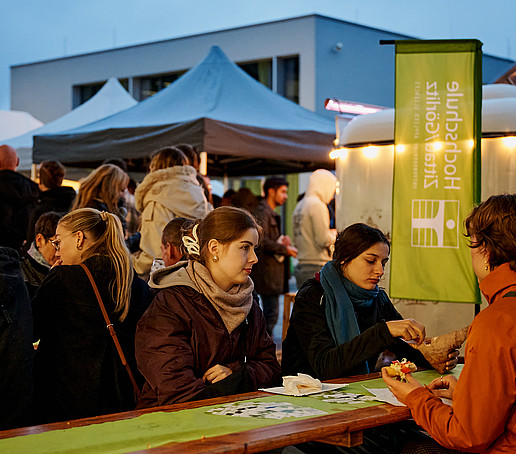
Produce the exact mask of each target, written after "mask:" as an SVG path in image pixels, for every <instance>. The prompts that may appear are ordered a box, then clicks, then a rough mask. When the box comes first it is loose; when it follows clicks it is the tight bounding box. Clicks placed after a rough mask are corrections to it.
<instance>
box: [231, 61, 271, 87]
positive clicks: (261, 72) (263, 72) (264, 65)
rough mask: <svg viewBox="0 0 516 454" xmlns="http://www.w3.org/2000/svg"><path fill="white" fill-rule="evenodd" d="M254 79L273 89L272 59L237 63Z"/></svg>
mask: <svg viewBox="0 0 516 454" xmlns="http://www.w3.org/2000/svg"><path fill="white" fill-rule="evenodd" d="M237 65H238V66H239V67H240V68H242V69H243V70H244V71H245V72H246V73H247V74H249V75H250V76H251V77H252V78H253V79H255V80H257V81H258V82H260V83H262V84H263V85H265V86H266V87H268V88H271V89H272V60H260V61H255V62H251V63H237Z"/></svg>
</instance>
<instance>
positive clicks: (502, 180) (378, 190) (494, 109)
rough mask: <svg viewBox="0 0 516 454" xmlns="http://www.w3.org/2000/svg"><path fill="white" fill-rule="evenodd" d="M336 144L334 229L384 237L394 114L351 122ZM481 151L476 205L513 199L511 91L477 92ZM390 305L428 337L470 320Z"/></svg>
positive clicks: (441, 309)
mask: <svg viewBox="0 0 516 454" xmlns="http://www.w3.org/2000/svg"><path fill="white" fill-rule="evenodd" d="M337 140H338V143H339V147H342V148H341V149H340V150H337V153H336V154H337V155H339V156H340V157H338V158H337V159H336V165H335V167H336V174H337V178H338V181H339V192H338V194H337V199H336V214H337V219H336V221H337V228H338V229H339V230H340V229H343V228H345V227H346V226H348V225H350V224H353V223H355V222H364V223H367V224H371V225H376V226H378V228H380V229H381V230H382V231H384V232H388V233H390V231H391V222H392V212H391V208H392V179H393V165H394V109H387V110H383V111H380V112H377V113H374V114H370V115H363V116H360V117H356V118H354V119H353V120H352V121H351V122H350V123H349V124H348V125H347V126H345V127H343V128H342V129H341V130H339V131H337ZM481 148H482V164H481V165H482V170H481V175H482V182H481V185H482V193H481V198H482V200H485V199H486V198H488V197H489V196H490V195H493V194H499V193H502V192H509V193H516V86H511V85H503V84H496V85H486V86H484V87H483V101H482V143H481ZM429 272H431V270H429ZM388 282H389V270H388V268H386V273H385V279H384V283H383V285H384V286H385V287H387V288H388ZM395 304H398V305H399V306H398V307H397V308H398V310H399V311H400V312H401V313H402V314H403V316H405V317H412V318H414V319H416V320H418V321H420V322H422V323H424V324H425V326H426V327H427V334H430V335H431V336H435V335H439V334H443V333H445V332H449V331H452V330H454V329H460V328H463V327H464V326H466V325H467V324H469V323H470V322H471V320H472V319H473V316H474V310H473V308H472V307H471V305H469V304H453V303H442V302H424V301H405V300H400V301H397V302H395ZM450 304H453V306H450Z"/></svg>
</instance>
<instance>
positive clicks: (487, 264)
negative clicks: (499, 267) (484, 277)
mask: <svg viewBox="0 0 516 454" xmlns="http://www.w3.org/2000/svg"><path fill="white" fill-rule="evenodd" d="M484 263H485V264H486V271H488V270H489V263H487V262H484Z"/></svg>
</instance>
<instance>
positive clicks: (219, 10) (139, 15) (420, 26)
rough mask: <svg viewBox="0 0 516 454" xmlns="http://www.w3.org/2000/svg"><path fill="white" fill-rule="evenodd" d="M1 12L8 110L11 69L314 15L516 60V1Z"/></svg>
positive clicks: (15, 6) (30, 1)
mask: <svg viewBox="0 0 516 454" xmlns="http://www.w3.org/2000/svg"><path fill="white" fill-rule="evenodd" d="M0 12H1V15H2V17H3V18H4V20H3V25H2V42H1V45H0V109H9V90H10V86H9V67H10V65H16V64H24V63H30V62H34V61H41V60H46V59H52V58H60V57H63V56H70V55H76V54H81V53H85V52H93V51H98V50H104V49H110V48H113V47H120V46H128V45H131V44H137V43H143V42H149V41H157V40H163V39H168V38H174V37H178V36H186V35H191V34H197V33H203V32H208V31H213V30H221V29H224V28H231V27H238V26H243V25H249V24H255V23H260V22H266V21H269V20H277V19H284V18H287V17H295V16H301V15H305V14H312V13H318V14H322V15H326V16H330V17H335V18H338V19H343V20H348V21H352V22H357V23H360V24H363V25H368V26H372V27H376V28H381V29H385V30H389V31H394V32H399V33H403V34H407V35H411V36H414V37H417V38H426V39H449V38H477V39H479V40H480V41H482V42H483V43H484V47H483V50H484V52H485V53H489V54H493V55H497V56H500V57H506V58H511V59H513V60H516V32H514V17H515V13H516V2H515V1H514V0H496V1H490V2H487V1H485V0H432V1H428V0H400V1H398V0H390V1H389V0H384V1H381V0H362V1H360V0H294V1H293V0H260V1H258V2H257V1H254V2H251V1H248V0H217V1H213V0H211V1H208V0H197V1H193V2H189V1H187V0H180V1H179V0H153V1H152V2H148V1H145V0H138V1H135V0H71V1H70V0H46V1H43V0H21V1H16V2H15V1H12V0H0ZM5 19H6V20H5Z"/></svg>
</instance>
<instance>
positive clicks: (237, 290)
mask: <svg viewBox="0 0 516 454" xmlns="http://www.w3.org/2000/svg"><path fill="white" fill-rule="evenodd" d="M182 270H184V271H183V272H185V274H187V276H188V278H189V280H190V281H191V282H192V284H194V285H195V287H196V289H197V291H198V292H199V293H202V294H203V295H204V296H205V297H206V298H208V300H209V301H210V303H211V304H213V307H214V308H215V309H216V310H217V312H218V313H219V314H220V316H221V318H222V321H223V322H224V325H225V326H226V329H227V330H228V332H229V333H230V334H231V332H232V331H233V330H234V329H235V328H236V327H237V326H239V325H240V324H241V323H242V322H243V321H244V320H245V318H246V317H247V314H249V311H250V310H251V306H252V305H253V290H254V284H253V281H252V280H251V278H248V279H247V281H246V282H245V283H244V284H241V285H234V286H233V287H231V289H230V290H229V291H228V292H225V291H223V290H221V289H220V287H219V286H218V285H217V284H216V283H215V282H214V281H213V278H212V277H211V274H210V272H209V271H208V269H207V268H206V267H205V266H204V265H203V264H201V263H199V262H194V261H189V262H188V266H187V267H186V268H182V269H181V270H178V271H177V272H176V273H174V274H177V273H181V271H182ZM181 274H182V273H181ZM182 277H183V278H184V277H186V276H184V274H183V276H182ZM192 287H193V286H192Z"/></svg>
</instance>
